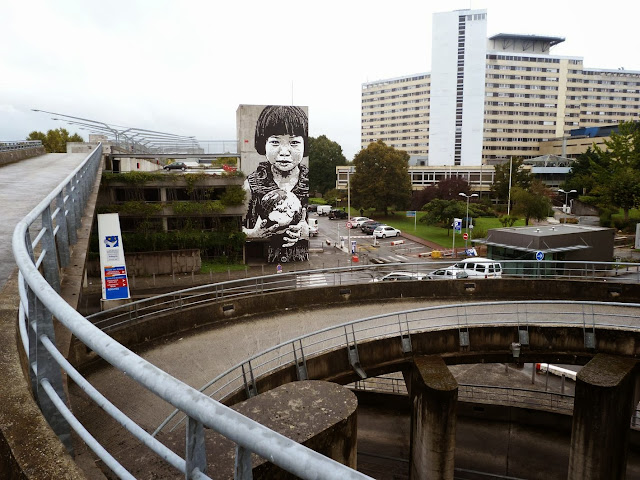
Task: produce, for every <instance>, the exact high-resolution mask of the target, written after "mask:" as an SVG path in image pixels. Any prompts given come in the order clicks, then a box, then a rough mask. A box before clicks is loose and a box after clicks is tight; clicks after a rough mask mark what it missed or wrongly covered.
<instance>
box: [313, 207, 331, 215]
mask: <svg viewBox="0 0 640 480" xmlns="http://www.w3.org/2000/svg"><path fill="white" fill-rule="evenodd" d="M329 210H331V205H318V210H316V211H317V212H318V215H328V214H329Z"/></svg>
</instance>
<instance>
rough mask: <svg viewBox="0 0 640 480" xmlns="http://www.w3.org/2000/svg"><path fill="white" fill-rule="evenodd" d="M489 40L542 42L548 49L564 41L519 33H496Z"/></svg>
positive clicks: (559, 38)
mask: <svg viewBox="0 0 640 480" xmlns="http://www.w3.org/2000/svg"><path fill="white" fill-rule="evenodd" d="M489 40H503V41H508V40H511V41H516V40H520V41H522V42H543V43H548V44H549V46H550V47H553V46H554V45H558V44H559V43H562V42H564V41H565V38H564V37H549V36H546V35H524V34H520V33H498V34H497V35H494V36H493V37H489Z"/></svg>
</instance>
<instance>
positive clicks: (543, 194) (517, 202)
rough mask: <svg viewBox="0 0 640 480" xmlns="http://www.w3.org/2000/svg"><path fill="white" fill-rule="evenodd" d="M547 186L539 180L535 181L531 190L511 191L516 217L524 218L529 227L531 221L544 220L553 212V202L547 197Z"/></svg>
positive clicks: (520, 188)
mask: <svg viewBox="0 0 640 480" xmlns="http://www.w3.org/2000/svg"><path fill="white" fill-rule="evenodd" d="M548 193H549V192H547V190H546V188H545V186H544V185H543V184H542V182H540V181H539V180H536V181H534V183H533V184H532V186H531V188H530V189H529V190H525V189H524V188H522V187H514V188H512V190H511V201H512V202H513V212H514V214H515V215H522V216H523V217H524V223H525V225H529V220H530V219H532V218H533V219H535V220H544V219H545V218H547V217H548V216H549V213H550V212H551V200H550V199H549V197H548V196H547V195H548Z"/></svg>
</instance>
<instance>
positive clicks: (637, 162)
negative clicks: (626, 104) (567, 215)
mask: <svg viewBox="0 0 640 480" xmlns="http://www.w3.org/2000/svg"><path fill="white" fill-rule="evenodd" d="M604 145H605V147H606V150H603V149H602V148H600V147H599V146H597V145H596V146H595V147H594V156H593V157H591V167H592V173H593V176H594V177H595V181H596V182H595V185H594V187H593V189H592V192H591V193H592V194H594V195H596V196H599V197H601V205H602V206H609V207H611V206H613V207H615V208H621V209H622V210H624V219H625V222H627V221H628V220H629V210H630V209H632V208H635V207H638V206H640V124H638V123H635V122H623V123H621V124H620V126H619V128H618V133H615V132H614V133H612V134H611V137H610V138H609V140H606V141H605V142H604Z"/></svg>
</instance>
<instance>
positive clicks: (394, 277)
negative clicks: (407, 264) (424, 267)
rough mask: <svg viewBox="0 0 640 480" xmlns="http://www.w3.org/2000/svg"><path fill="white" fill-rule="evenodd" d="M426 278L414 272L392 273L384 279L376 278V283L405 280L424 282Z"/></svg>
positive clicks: (383, 277)
mask: <svg viewBox="0 0 640 480" xmlns="http://www.w3.org/2000/svg"><path fill="white" fill-rule="evenodd" d="M424 278H425V277H424V275H422V274H421V273H413V272H391V273H387V274H386V275H383V276H382V277H378V278H374V279H373V281H374V282H397V281H404V280H423V279H424Z"/></svg>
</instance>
